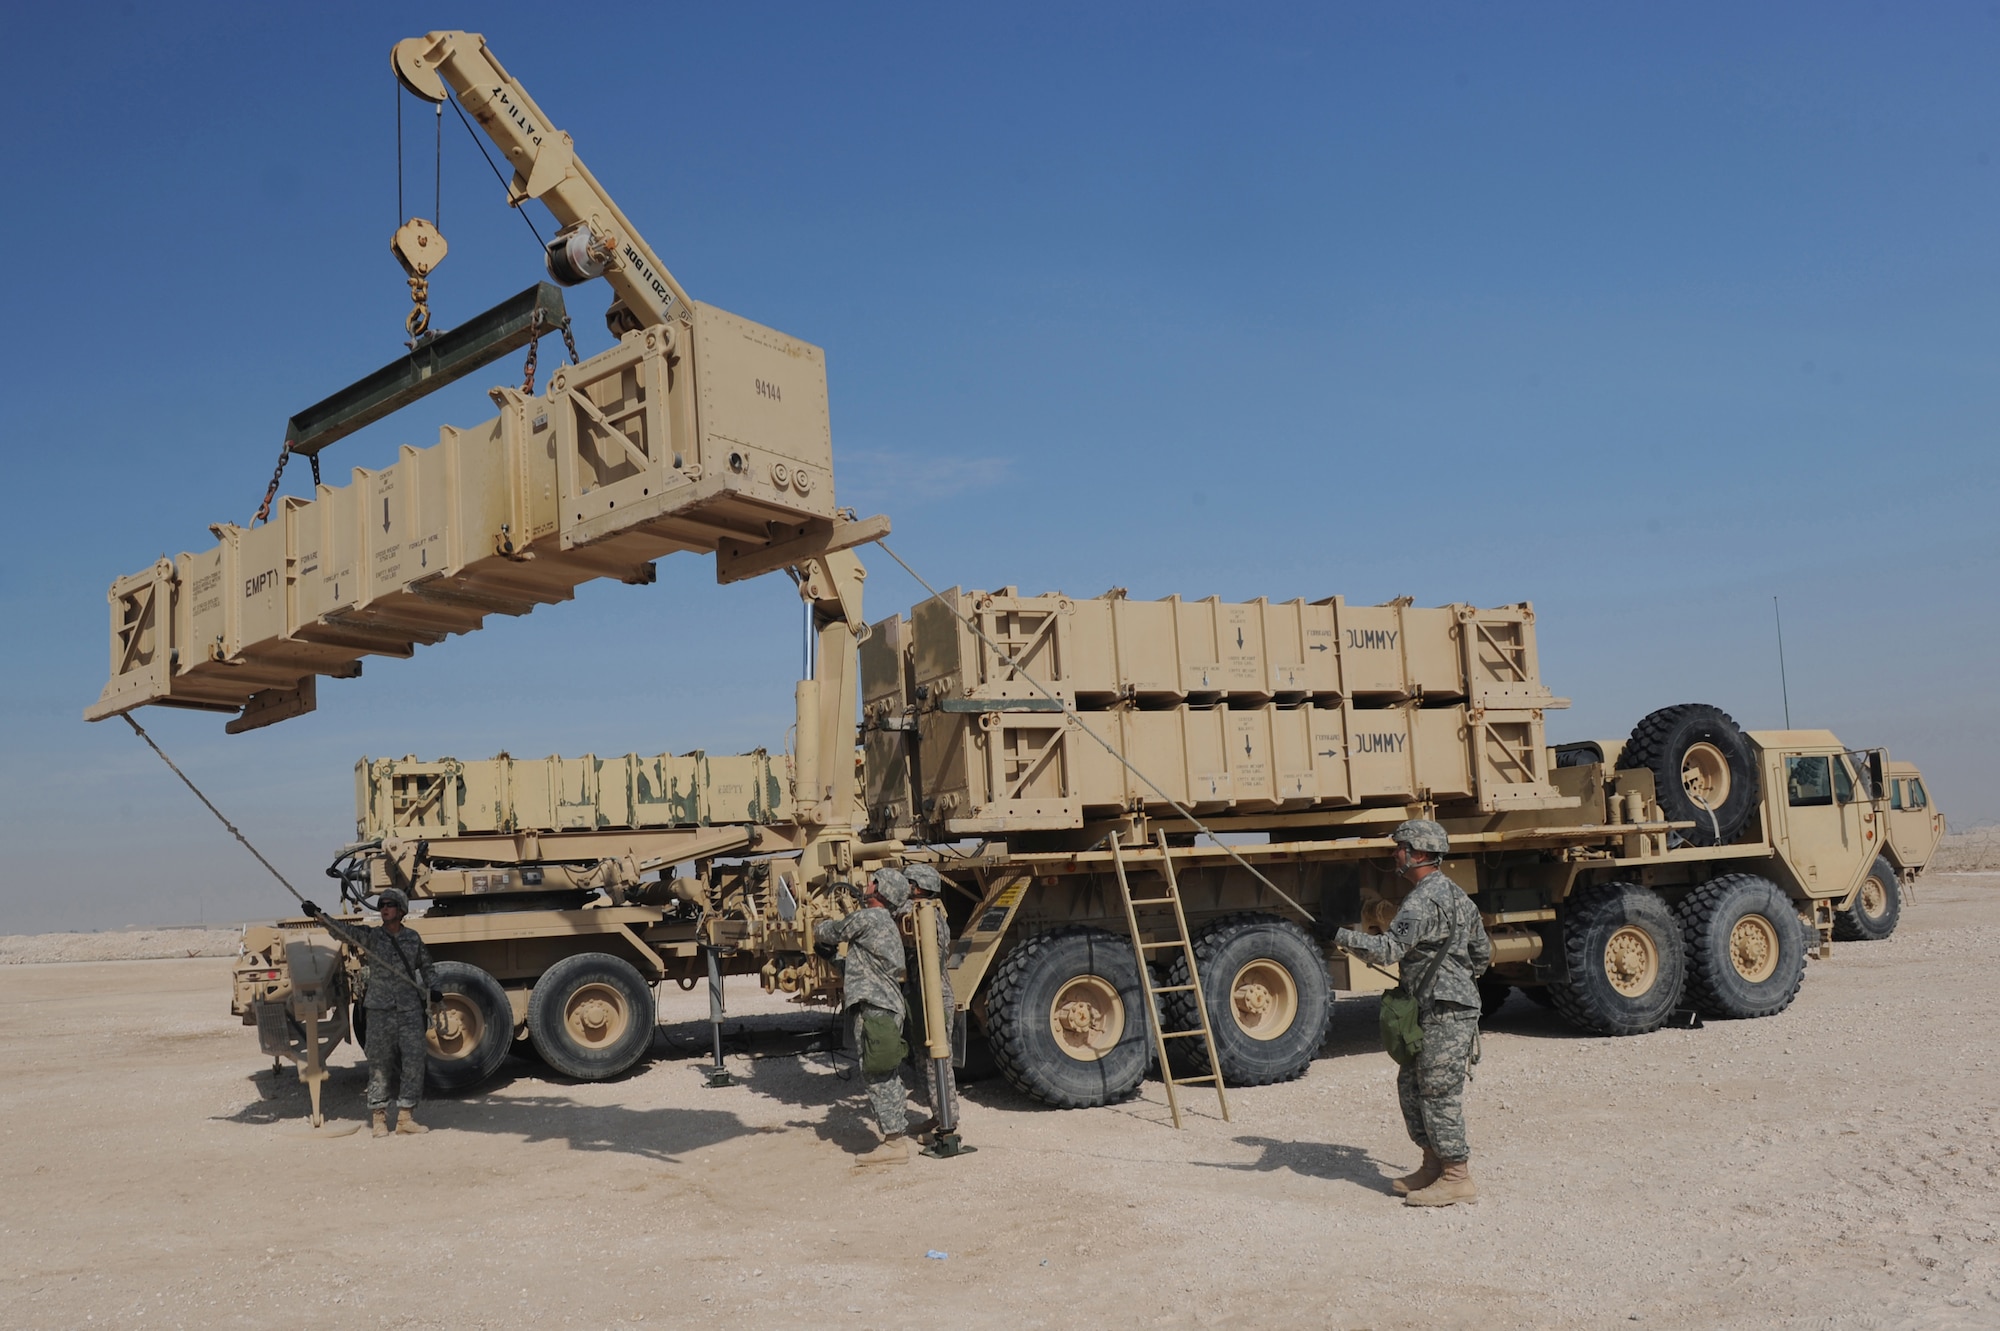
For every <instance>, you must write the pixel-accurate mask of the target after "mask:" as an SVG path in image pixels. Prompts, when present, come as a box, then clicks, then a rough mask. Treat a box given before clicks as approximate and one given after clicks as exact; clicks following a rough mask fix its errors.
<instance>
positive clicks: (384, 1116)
mask: <svg viewBox="0 0 2000 1331" xmlns="http://www.w3.org/2000/svg"><path fill="white" fill-rule="evenodd" d="M375 1135H376V1136H377V1137H386V1136H388V1135H389V1111H388V1110H386V1109H378V1110H376V1111H375Z"/></svg>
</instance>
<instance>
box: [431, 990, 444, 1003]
mask: <svg viewBox="0 0 2000 1331" xmlns="http://www.w3.org/2000/svg"><path fill="white" fill-rule="evenodd" d="M442 1002H444V990H442V989H433V990H431V1006H432V1007H436V1006H437V1005H438V1004H440V1003H442Z"/></svg>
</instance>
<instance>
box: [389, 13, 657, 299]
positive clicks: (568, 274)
mask: <svg viewBox="0 0 2000 1331" xmlns="http://www.w3.org/2000/svg"><path fill="white" fill-rule="evenodd" d="M390 59H391V63H392V64H393V65H394V67H395V70H396V78H397V79H398V81H400V82H401V83H402V85H403V86H404V87H405V88H407V89H409V90H410V91H411V92H412V93H414V94H416V95H417V96H418V97H421V98H423V99H424V100H425V101H428V102H442V101H444V100H445V98H446V96H447V95H448V93H447V91H446V89H447V87H448V88H449V90H450V92H451V93H456V94H457V96H458V100H459V103H460V105H462V106H464V108H465V109H466V111H467V112H469V113H470V114H471V116H472V118H473V120H474V121H475V122H477V123H478V125H479V127H480V129H482V130H484V131H485V132H486V135H487V137H488V138H490V139H492V140H493V143H494V145H495V146H496V147H498V148H499V149H500V153H501V155H502V156H503V157H505V158H506V159H507V162H508V164H509V165H511V166H512V167H513V168H514V179H513V181H512V182H511V183H510V184H509V185H508V188H507V202H508V204H509V205H510V206H512V207H515V208H518V207H520V206H521V205H522V204H523V203H525V202H527V201H528V200H529V199H540V200H541V201H542V202H543V203H544V204H545V205H547V207H548V210H549V211H550V212H551V213H552V214H554V215H555V219H556V221H557V223H558V224H559V225H560V226H561V228H562V230H561V231H560V232H559V233H558V234H557V236H556V238H555V240H554V241H552V242H551V243H550V245H549V253H548V261H549V271H550V273H552V274H553V275H554V276H555V278H556V280H557V281H558V282H562V283H563V284H565V285H568V286H574V285H577V284H578V283H581V282H585V281H588V280H589V279H590V278H592V277H598V276H602V277H603V278H604V279H605V280H606V281H607V282H609V283H610V284H611V289H612V290H613V291H615V292H616V293H617V294H618V301H617V303H616V304H614V305H613V306H612V307H611V309H610V310H609V311H608V312H607V313H606V316H605V321H606V322H607V323H609V324H610V325H611V332H612V334H613V336H618V335H621V334H624V333H626V332H630V331H632V330H634V329H638V328H645V327H649V326H651V325H654V324H663V323H667V322H669V321H672V320H679V321H681V322H682V323H690V324H691V323H693V322H694V319H695V313H694V308H695V307H694V302H693V301H692V300H690V299H689V298H688V294H687V292H686V291H684V290H682V288H681V284H680V283H679V282H677V281H675V280H674V275H673V274H672V273H670V272H668V271H667V266H666V265H665V264H664V263H661V262H660V258H659V256H658V255H657V254H655V253H654V252H653V249H652V246H650V245H648V244H647V243H646V240H645V237H643V236H641V235H640V234H639V228H637V227H635V226H633V225H632V222H631V219H630V218H628V217H626V216H625V214H624V212H623V211H622V210H621V209H620V208H619V207H618V205H617V204H616V203H615V202H613V201H612V198H611V196H610V195H609V194H608V193H606V192H605V189H604V187H603V186H602V185H600V184H598V183H597V177H595V176H593V175H592V174H591V173H590V168H589V167H587V166H585V165H584V164H583V160H582V159H581V158H579V157H578V156H577V155H576V145H575V143H574V141H572V140H571V138H570V136H569V135H568V134H566V133H564V132H563V131H562V130H559V129H557V128H556V127H555V126H554V125H553V124H551V123H550V121H549V118H548V116H546V115H544V114H543V113H542V109H541V107H539V106H537V105H535V99H534V98H532V97H530V96H529V95H528V91H527V89H525V88H523V87H522V86H521V85H520V83H519V82H518V81H517V80H516V79H515V78H514V76H513V75H511V74H509V73H508V72H507V71H506V69H505V68H503V67H502V66H501V64H500V62H499V61H498V60H496V59H494V57H493V53H492V52H491V51H490V50H488V49H487V46H486V39H485V38H484V37H482V36H480V35H479V34H478V33H476V32H457V31H451V30H444V31H439V32H432V33H426V34H425V35H424V36H422V37H410V38H406V39H404V40H403V41H400V42H398V43H396V46H395V49H394V50H393V51H392V52H391V57H390Z"/></svg>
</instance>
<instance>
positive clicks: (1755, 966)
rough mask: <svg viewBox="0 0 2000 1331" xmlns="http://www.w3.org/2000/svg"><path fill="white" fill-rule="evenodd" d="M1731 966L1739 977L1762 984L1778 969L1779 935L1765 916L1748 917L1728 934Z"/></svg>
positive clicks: (1741, 920) (1738, 922)
mask: <svg viewBox="0 0 2000 1331" xmlns="http://www.w3.org/2000/svg"><path fill="white" fill-rule="evenodd" d="M1729 962H1730V964H1731V965H1732V966H1734V967H1736V973H1737V974H1738V975H1740V976H1742V977H1743V978H1744V979H1746V980H1748V981H1750V983H1752V984H1760V983H1762V982H1763V981H1765V980H1768V979H1770V978H1771V976H1772V975H1773V974H1774V973H1775V972H1776V971H1777V969H1778V931H1777V928H1776V927H1775V926H1773V925H1772V923H1771V922H1770V921H1769V920H1767V919H1765V918H1764V917H1763V916H1762V915H1745V916H1744V917H1743V918H1742V919H1740V920H1738V921H1737V922H1736V925H1735V927H1734V928H1732V929H1731V930H1730V931H1729Z"/></svg>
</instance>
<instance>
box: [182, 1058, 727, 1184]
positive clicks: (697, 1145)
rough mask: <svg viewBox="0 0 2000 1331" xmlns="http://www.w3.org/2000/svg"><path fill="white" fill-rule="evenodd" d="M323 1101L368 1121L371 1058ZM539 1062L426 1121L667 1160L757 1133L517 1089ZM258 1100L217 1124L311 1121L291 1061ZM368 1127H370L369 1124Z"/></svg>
mask: <svg viewBox="0 0 2000 1331" xmlns="http://www.w3.org/2000/svg"><path fill="white" fill-rule="evenodd" d="M328 1071H329V1073H330V1075H329V1077H328V1079H327V1082H326V1086H325V1089H324V1091H323V1092H322V1100H321V1103H322V1107H323V1108H324V1110H325V1113H326V1117H327V1121H328V1123H329V1124H333V1123H336V1122H339V1123H346V1124H352V1123H355V1122H361V1123H363V1124H365V1123H366V1122H367V1119H368V1104H367V1091H368V1069H367V1065H366V1064H361V1065H356V1066H345V1067H333V1068H330V1069H328ZM544 1071H546V1070H545V1069H543V1068H541V1067H540V1065H539V1064H532V1063H526V1062H523V1061H521V1060H517V1059H509V1060H508V1063H507V1064H506V1065H505V1066H503V1069H502V1072H501V1075H500V1076H498V1077H496V1078H495V1079H494V1080H493V1081H491V1082H488V1083H486V1084H485V1085H484V1086H482V1087H481V1088H480V1089H479V1090H477V1091H474V1092H471V1093H469V1094H465V1095H459V1096H427V1097H426V1098H425V1100H424V1103H423V1106H422V1108H421V1109H419V1110H418V1115H419V1117H420V1118H421V1119H422V1121H423V1123H424V1124H425V1126H427V1127H430V1128H436V1129H446V1130H450V1131H455V1132H484V1133H493V1134H496V1135H499V1136H504V1137H512V1138H515V1139H517V1140H519V1141H522V1142H524V1143H530V1144H532V1143H538V1142H562V1143H564V1144H566V1145H567V1146H568V1147H569V1148H570V1149H571V1150H575V1151H615V1152H618V1153H620V1154H624V1155H633V1156H638V1157H640V1158H642V1159H646V1160H654V1161H658V1162H660V1163H662V1164H676V1163H679V1162H680V1159H681V1157H683V1156H684V1155H686V1154H687V1153H689V1152H691V1151H699V1150H702V1149H704V1148H706V1147H710V1146H714V1145H717V1144H719V1143H721V1142H726V1141H729V1140H731V1139H733V1138H736V1137H744V1136H749V1135H751V1134H753V1133H755V1132H757V1131H758V1129H757V1128H755V1127H753V1126H751V1125H749V1124H746V1123H744V1122H743V1121H742V1119H741V1118H739V1117H738V1116H737V1115H736V1114H734V1113H730V1112H727V1111H724V1110H717V1109H681V1108H660V1109H632V1108H628V1107H626V1106H624V1105H597V1104H586V1103H584V1102H582V1101H579V1100H575V1099H572V1098H571V1097H569V1096H566V1095H561V1094H540V1095H537V1094H528V1095H512V1094H504V1093H499V1092H503V1091H505V1089H506V1088H507V1086H508V1085H509V1084H511V1082H512V1081H513V1080H514V1077H513V1076H509V1075H508V1074H509V1073H510V1072H512V1073H515V1075H516V1076H518V1075H519V1074H522V1073H525V1074H528V1078H529V1079H530V1080H531V1081H532V1080H533V1076H534V1074H535V1073H538V1072H544ZM249 1080H250V1081H251V1083H252V1084H253V1086H254V1087H255V1090H256V1093H257V1099H255V1100H254V1101H252V1102H251V1103H249V1104H247V1105H245V1106H244V1107H243V1108H241V1109H239V1110H237V1111H236V1112H235V1113H233V1114H226V1115H218V1116H217V1117H216V1119H215V1121H217V1122H223V1123H238V1124H244V1125H258V1126H263V1125H277V1124H291V1125H295V1126H297V1127H299V1128H301V1129H303V1128H304V1127H305V1120H306V1112H307V1098H306V1089H305V1087H304V1086H303V1085H302V1084H301V1083H300V1082H299V1080H298V1078H297V1076H296V1074H295V1073H293V1071H292V1070H291V1069H290V1068H289V1067H287V1068H285V1069H284V1070H283V1071H282V1072H281V1073H280V1074H279V1076H278V1077H277V1079H276V1082H275V1084H273V1079H272V1076H271V1073H270V1072H269V1071H268V1070H264V1071H260V1072H257V1073H256V1074H254V1075H253V1076H252V1077H250V1078H249ZM363 1130H364V1132H365V1131H366V1129H365V1127H364V1129H363Z"/></svg>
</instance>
